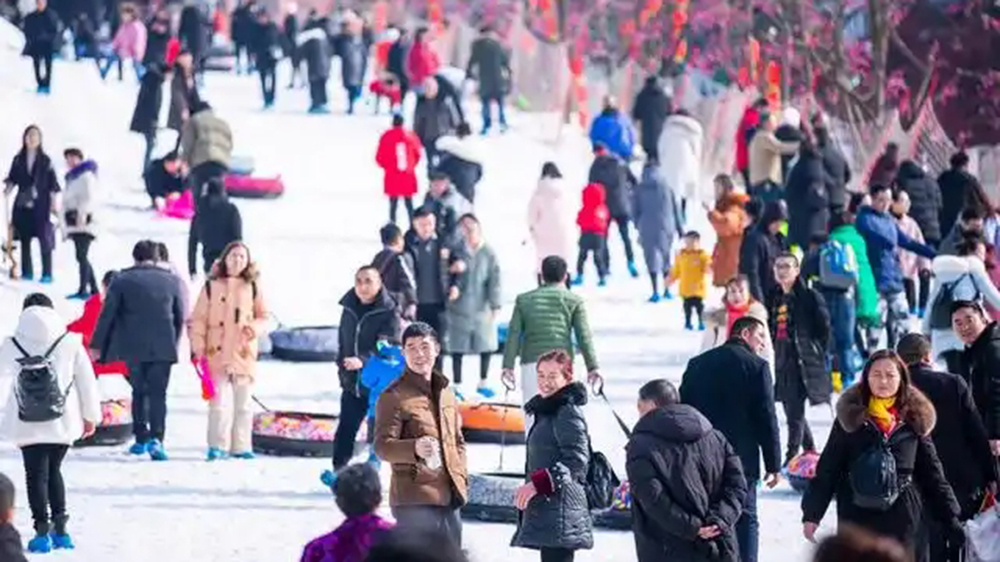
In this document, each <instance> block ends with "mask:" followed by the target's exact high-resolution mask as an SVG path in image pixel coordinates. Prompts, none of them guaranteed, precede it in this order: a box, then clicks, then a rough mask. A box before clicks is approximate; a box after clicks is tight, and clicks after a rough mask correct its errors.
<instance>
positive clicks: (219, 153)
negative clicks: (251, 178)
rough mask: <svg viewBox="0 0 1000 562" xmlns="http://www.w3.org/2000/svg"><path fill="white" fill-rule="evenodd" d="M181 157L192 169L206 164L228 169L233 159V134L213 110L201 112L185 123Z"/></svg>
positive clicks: (182, 132)
mask: <svg viewBox="0 0 1000 562" xmlns="http://www.w3.org/2000/svg"><path fill="white" fill-rule="evenodd" d="M181 155H182V156H183V157H184V162H186V163H187V165H188V166H189V167H191V168H194V167H195V166H198V165H200V164H204V163H206V162H217V163H219V164H222V165H224V166H226V167H228V166H229V161H230V160H231V159H232V157H233V132H232V131H231V130H230V129H229V124H228V123H226V122H225V121H223V120H222V119H220V118H219V117H217V116H216V115H215V113H213V112H212V111H211V110H204V111H199V112H198V113H196V114H194V115H192V116H191V118H190V119H188V120H187V122H186V123H184V129H183V130H182V131H181Z"/></svg>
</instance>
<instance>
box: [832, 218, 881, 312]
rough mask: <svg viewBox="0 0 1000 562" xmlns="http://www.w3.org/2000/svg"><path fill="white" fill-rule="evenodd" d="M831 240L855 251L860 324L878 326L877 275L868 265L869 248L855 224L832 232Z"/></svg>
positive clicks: (857, 303)
mask: <svg viewBox="0 0 1000 562" xmlns="http://www.w3.org/2000/svg"><path fill="white" fill-rule="evenodd" d="M830 239H831V240H837V241H838V242H841V243H843V244H847V245H849V246H850V247H851V249H853V250H854V255H855V256H856V257H857V260H858V290H857V296H856V301H857V302H856V303H855V304H856V310H857V315H858V322H860V323H862V324H863V325H865V326H873V325H877V324H878V322H879V318H880V315H879V312H878V290H877V289H876V288H875V275H874V274H873V273H872V266H871V264H870V263H868V246H867V245H866V244H865V239H864V238H862V237H861V234H860V233H859V232H858V229H856V228H854V225H853V224H844V225H840V226H838V227H836V228H834V229H833V231H831V232H830Z"/></svg>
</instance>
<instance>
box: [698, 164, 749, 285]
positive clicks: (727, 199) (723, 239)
mask: <svg viewBox="0 0 1000 562" xmlns="http://www.w3.org/2000/svg"><path fill="white" fill-rule="evenodd" d="M714 183H715V191H716V193H717V194H718V195H717V196H716V198H715V207H712V208H710V207H709V206H708V205H707V204H705V207H706V209H707V211H708V222H709V223H710V224H711V225H712V228H713V229H714V230H715V248H713V249H712V285H714V286H716V287H723V286H726V284H727V283H729V281H730V280H731V279H733V278H734V277H736V276H737V275H738V274H739V272H740V246H741V245H742V243H743V232H744V231H745V230H746V228H747V226H749V224H750V218H749V217H748V216H747V212H746V204H747V203H748V202H749V201H750V197H749V196H748V195H747V194H746V193H742V192H737V191H736V190H735V186H733V180H732V179H731V178H730V177H729V176H727V175H725V174H720V175H718V176H715V181H714Z"/></svg>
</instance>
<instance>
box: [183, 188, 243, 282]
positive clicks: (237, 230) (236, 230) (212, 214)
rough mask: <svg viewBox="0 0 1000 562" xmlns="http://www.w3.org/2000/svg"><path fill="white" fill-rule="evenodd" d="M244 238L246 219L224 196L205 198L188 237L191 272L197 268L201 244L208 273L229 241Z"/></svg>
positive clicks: (189, 268)
mask: <svg viewBox="0 0 1000 562" xmlns="http://www.w3.org/2000/svg"><path fill="white" fill-rule="evenodd" d="M242 239H243V217H242V215H240V210H239V208H238V207H237V206H236V205H234V204H233V202H232V201H230V200H229V199H228V198H227V197H226V196H225V195H221V194H220V195H206V196H205V197H204V198H203V199H202V200H201V201H200V202H199V203H198V210H197V211H196V212H195V215H194V219H192V220H191V231H190V233H189V235H188V273H190V274H191V275H192V276H194V274H195V272H196V271H197V269H198V260H197V253H198V244H201V255H202V258H203V259H204V260H205V272H206V273H207V272H208V271H209V270H210V269H211V267H212V264H213V263H215V260H217V259H218V258H219V256H221V255H222V251H223V250H225V249H226V246H228V245H229V243H230V242H235V241H237V240H242Z"/></svg>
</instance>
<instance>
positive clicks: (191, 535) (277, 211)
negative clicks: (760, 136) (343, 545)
mask: <svg viewBox="0 0 1000 562" xmlns="http://www.w3.org/2000/svg"><path fill="white" fill-rule="evenodd" d="M282 71H283V72H280V73H279V85H280V89H279V90H278V98H277V105H276V107H275V108H274V109H273V110H272V111H269V112H266V113H265V112H262V111H261V110H260V106H261V101H260V97H259V96H260V94H259V82H258V79H257V77H256V76H253V77H237V76H233V75H220V74H209V75H208V76H207V80H206V86H205V90H204V94H203V97H204V98H205V99H207V100H208V101H209V102H210V103H212V105H213V106H214V107H215V108H216V111H217V112H218V113H219V114H220V115H221V116H222V117H224V118H226V119H227V120H228V121H229V123H230V124H231V126H232V128H233V130H234V135H235V142H236V150H235V152H236V153H237V154H240V155H253V156H254V157H255V158H256V160H257V164H258V170H260V171H261V172H265V173H267V172H274V173H278V172H280V173H281V174H282V176H283V178H284V179H285V181H286V185H287V188H288V189H287V192H286V194H285V196H284V197H283V198H281V199H279V200H276V201H239V202H238V203H237V204H238V205H239V206H240V210H241V212H242V214H243V220H244V231H245V233H246V241H247V242H248V244H249V247H250V248H251V251H252V256H253V259H254V260H256V261H257V262H258V263H259V264H260V266H261V270H262V281H261V284H260V288H261V292H262V294H263V295H264V296H265V298H266V299H267V301H268V304H269V307H270V309H271V310H272V311H273V312H274V313H275V314H276V315H277V317H278V318H279V319H280V320H281V321H282V322H284V323H285V324H289V325H302V324H313V323H336V322H337V321H338V319H339V315H340V311H339V307H338V305H337V301H338V300H339V299H340V297H341V296H342V295H343V294H344V292H345V291H347V290H348V289H349V288H350V287H351V286H352V276H353V273H354V271H355V269H356V268H357V267H358V266H359V265H360V264H362V263H367V262H368V261H369V260H370V259H371V257H372V256H373V255H374V253H375V252H376V251H377V250H378V249H379V241H378V228H379V227H380V226H381V225H382V224H384V223H385V221H386V220H387V217H388V214H387V213H388V209H387V206H388V205H387V201H386V200H385V199H384V197H383V196H382V177H381V174H380V172H379V170H378V169H377V168H376V166H375V164H374V153H375V146H376V142H377V139H378V137H379V135H380V134H381V133H382V131H383V130H384V128H385V127H386V126H388V123H389V117H388V116H385V115H383V116H379V117H372V116H369V115H367V113H368V110H367V109H362V110H361V111H360V115H358V116H353V117H349V116H344V115H342V114H341V111H342V110H340V109H339V108H342V107H344V101H343V95H342V92H341V91H340V90H339V89H337V88H335V87H334V86H333V85H332V81H331V88H330V92H331V94H332V107H334V114H333V115H331V116H308V115H306V114H305V113H304V108H305V107H306V106H307V99H306V93H305V90H294V91H289V90H286V89H284V85H285V84H286V82H285V80H286V79H287V73H286V72H287V69H285V68H283V69H282ZM126 74H127V75H129V73H126ZM113 75H114V73H112V76H113ZM334 75H335V76H336V75H337V74H336V73H334ZM129 78H130V76H127V79H126V82H125V83H119V82H116V81H109V82H108V83H106V84H103V83H101V82H100V80H99V79H98V77H97V73H96V71H95V69H94V67H93V65H92V64H77V63H66V62H57V63H56V66H55V71H54V79H53V84H52V90H53V91H52V95H51V96H49V97H38V96H36V95H35V93H34V83H33V78H32V75H31V69H30V62H29V61H27V60H24V59H17V58H13V57H12V55H11V54H9V53H8V54H5V53H3V52H0V165H2V166H3V167H4V169H3V170H2V171H4V172H5V171H6V166H7V165H8V162H9V158H11V157H12V156H13V155H14V153H15V152H16V151H17V150H18V148H19V145H20V137H21V132H22V130H23V129H24V127H25V126H26V125H28V124H30V123H37V124H38V125H40V126H41V128H42V130H43V132H44V135H45V136H44V145H45V147H46V149H47V150H48V152H49V153H50V154H51V155H52V156H53V159H54V161H56V162H60V166H61V154H62V150H63V149H64V148H66V147H69V146H77V147H79V148H81V149H83V151H84V152H85V153H86V154H87V156H88V157H90V158H93V159H95V160H96V161H97V163H98V166H99V167H100V179H101V182H102V185H103V188H104V190H105V195H106V198H105V199H106V201H105V205H104V207H103V209H102V212H101V214H100V215H99V217H98V220H99V221H100V228H101V233H100V235H99V238H98V240H97V242H96V244H95V245H94V246H93V249H92V259H93V261H94V264H95V267H96V268H97V270H98V274H99V275H100V274H103V272H104V271H105V270H107V269H109V268H122V267H126V266H128V265H130V252H131V247H132V245H133V244H134V243H135V242H136V241H137V240H138V239H140V238H153V239H158V240H163V241H164V242H166V243H167V244H168V246H169V247H170V250H171V254H172V256H173V258H174V261H175V262H176V263H177V264H178V266H179V267H180V268H181V269H182V270H186V269H185V268H186V267H187V266H186V262H185V260H186V251H185V250H186V231H187V230H186V223H182V222H179V221H173V220H170V219H158V218H154V217H152V215H151V213H150V212H148V211H145V210H144V208H145V207H146V206H147V205H148V199H147V198H146V195H145V193H144V191H143V187H142V182H141V180H140V164H141V158H142V150H143V141H142V139H141V138H140V137H139V136H138V135H135V134H132V133H129V132H128V125H129V121H130V119H131V114H132V110H133V107H134V103H135V94H136V90H137V86H136V84H135V83H134V81H132V80H129ZM164 105H166V100H165V102H164ZM468 112H469V114H470V115H471V116H472V119H473V120H474V121H478V107H470V108H469V109H468ZM531 119H533V118H532V117H529V116H525V115H519V114H516V113H514V112H512V131H511V132H510V133H508V134H507V135H505V136H492V137H490V138H488V139H487V140H485V141H484V142H486V143H487V150H486V151H485V154H486V163H485V166H484V170H485V178H484V180H483V182H482V183H481V184H480V186H479V188H478V190H477V191H478V194H479V195H478V197H479V199H478V200H477V205H476V208H477V211H478V214H479V216H480V218H481V220H482V223H483V226H484V231H485V234H486V238H487V241H488V242H489V243H490V244H492V245H493V246H494V248H495V249H496V251H497V254H498V255H499V258H500V261H501V267H502V274H503V283H502V284H503V298H504V301H505V303H506V306H505V308H504V310H503V312H502V314H501V316H503V317H507V316H509V314H510V308H511V305H512V303H513V299H514V297H515V296H516V294H517V293H519V292H522V291H525V290H528V289H530V288H532V287H533V286H534V282H535V275H534V263H535V261H534V252H533V249H532V247H531V245H530V243H526V240H527V239H528V233H527V228H526V225H525V214H526V206H527V201H528V198H529V197H530V194H531V192H532V190H533V189H534V187H535V183H536V180H537V177H538V175H539V172H540V169H541V165H542V163H543V162H544V161H545V160H549V159H552V160H554V161H556V162H557V163H558V165H559V166H560V168H562V170H563V173H564V175H565V176H566V177H567V185H568V186H569V188H570V189H572V190H573V192H574V194H573V195H572V196H571V197H570V199H571V200H572V202H573V204H574V210H575V208H576V207H575V206H576V204H577V201H578V198H577V196H576V193H577V191H576V190H577V189H579V188H582V186H583V185H584V180H585V179H586V173H587V168H588V165H589V155H588V150H587V143H586V141H585V140H584V139H582V138H570V139H567V140H566V141H565V142H563V143H562V144H561V145H560V146H558V147H553V146H551V145H549V144H545V143H542V142H538V141H537V140H535V139H533V138H532V137H533V136H534V135H530V134H526V133H524V132H525V131H534V130H537V129H538V127H537V126H536V125H535V123H533V122H532V121H531ZM473 126H474V127H475V126H477V123H474V125H473ZM167 148H169V147H164V146H161V147H160V149H159V150H158V151H157V152H158V153H161V152H162V151H164V150H166V149H167ZM62 171H64V170H62V169H61V167H60V172H62ZM423 187H425V186H422V188H423ZM696 208H697V207H696ZM699 214H700V213H699ZM694 226H695V227H696V228H699V229H700V230H701V231H702V232H703V234H705V237H704V239H705V244H706V247H709V248H710V247H711V242H712V239H713V236H712V233H711V229H710V228H709V227H708V226H707V224H705V223H704V221H703V220H702V221H696V223H695V225H694ZM610 245H611V248H612V258H611V261H612V273H613V276H612V277H611V279H610V281H609V286H608V287H606V288H603V289H598V288H597V287H596V286H594V283H595V281H596V279H595V278H594V277H595V276H594V274H593V272H591V273H590V275H589V278H588V284H587V286H585V287H584V288H582V289H581V294H583V295H584V296H585V297H586V299H587V305H588V312H589V315H590V318H591V325H592V327H593V330H594V332H595V337H596V345H597V351H598V357H599V359H600V363H601V367H602V369H601V370H602V372H603V374H604V375H605V377H606V379H607V381H608V385H607V393H608V396H609V397H610V398H611V399H612V401H613V403H614V404H615V407H616V408H617V409H618V411H619V412H620V413H622V415H623V416H624V417H625V418H626V420H627V421H629V422H630V423H631V422H633V421H634V420H635V418H636V413H635V406H634V400H635V395H636V391H637V390H638V388H639V386H640V385H641V384H642V383H643V382H645V381H647V380H649V379H652V378H656V377H667V378H669V379H671V380H673V381H679V380H680V377H681V375H682V373H683V369H684V366H685V364H686V361H687V359H688V358H689V357H691V356H692V354H694V353H696V352H697V350H698V348H699V346H700V342H701V334H699V333H690V332H685V331H684V330H683V329H682V325H683V320H682V318H681V307H680V303H679V302H677V301H674V302H666V303H660V304H656V305H653V304H649V303H647V302H646V297H647V296H648V290H649V289H648V282H647V280H646V279H645V276H644V275H643V277H641V278H640V279H631V278H629V277H628V275H627V273H626V271H625V263H624V257H623V256H622V250H621V243H620V241H619V240H618V239H617V236H616V235H614V236H612V238H611V242H610ZM36 259H37V258H36ZM640 260H641V257H640ZM55 264H56V265H55V267H56V273H55V284H54V285H52V286H48V287H44V288H43V287H41V286H39V285H35V284H32V283H24V282H21V283H10V282H9V281H8V280H6V279H3V280H2V281H0V334H9V333H10V332H11V331H12V329H13V327H14V326H15V324H16V319H17V314H18V311H19V307H20V303H21V299H22V298H23V296H24V295H25V294H27V293H29V292H32V291H37V290H45V291H46V292H48V293H50V294H51V295H53V296H54V297H59V298H58V299H57V301H58V305H57V306H58V308H59V310H60V311H61V312H62V313H64V314H65V315H66V318H67V319H71V318H73V317H75V315H76V314H77V313H78V312H79V309H80V305H79V304H77V303H68V302H66V301H65V300H63V299H62V297H63V296H64V295H67V294H70V293H72V292H74V291H75V289H76V282H77V281H76V264H75V261H74V258H73V251H72V245H71V244H61V245H60V246H59V247H58V249H57V251H56V256H55ZM640 269H642V266H641V264H640ZM196 283H198V285H195V288H197V287H198V286H200V281H198V282H196ZM709 302H710V303H716V302H718V295H715V296H713V297H712V298H710V299H709ZM185 347H186V344H185ZM186 353H187V352H186V349H185V350H182V356H185V354H186ZM499 368H500V361H499V358H496V359H495V360H494V363H493V373H492V374H491V377H492V380H493V382H494V384H497V382H498V380H499ZM467 370H468V372H469V373H475V372H476V368H475V367H471V366H470V367H467ZM582 370H583V369H582V365H580V366H579V371H580V372H582ZM467 378H468V379H469V386H468V388H467V389H466V392H472V391H473V387H472V385H474V384H475V380H474V379H475V378H476V377H474V376H469V377H467ZM256 394H257V396H258V397H259V398H260V399H261V400H262V401H263V402H264V403H265V404H267V405H268V406H269V407H270V408H273V409H295V410H301V411H321V412H335V411H336V410H337V408H338V404H339V401H338V395H339V389H338V383H337V376H336V369H335V367H334V366H333V365H330V364H321V365H293V364H288V363H280V362H273V361H265V362H263V363H262V364H261V365H260V369H259V374H258V382H257V389H256ZM514 398H516V397H514ZM168 407H169V418H168V430H167V440H166V442H167V447H168V451H169V453H170V455H171V460H170V462H165V463H152V462H150V461H149V460H147V459H136V458H131V457H128V456H127V455H126V454H125V453H124V450H123V449H87V450H73V451H71V453H70V455H69V456H68V458H67V461H66V463H65V468H64V471H65V472H64V474H65V478H66V483H67V487H68V501H69V512H70V516H71V521H70V531H71V533H72V534H73V536H74V539H75V540H76V543H77V545H78V548H77V550H76V551H74V552H60V553H54V554H50V555H46V557H47V558H52V559H58V560H67V561H68V560H80V561H84V560H86V561H90V560H105V559H117V560H147V559H151V558H153V557H155V559H157V560H171V561H172V560H177V561H180V560H185V561H197V562H223V561H226V562H229V561H232V560H246V561H253V562H275V561H290V560H298V556H299V554H300V552H301V548H302V546H303V545H304V544H305V543H306V541H307V540H309V539H311V538H313V537H315V536H317V535H319V534H321V533H324V532H327V531H329V530H330V529H332V528H333V527H334V526H336V525H337V524H338V523H339V522H340V520H341V515H340V513H339V512H338V510H337V509H336V507H335V505H334V502H333V501H332V498H331V496H330V494H329V492H328V491H326V490H324V489H323V487H322V486H321V485H320V483H319V480H318V475H319V473H320V472H321V471H322V470H323V469H325V468H328V465H329V462H328V461H327V460H323V459H318V460H317V459H296V458H269V457H259V458H258V459H256V460H254V461H224V462H216V463H212V464H208V463H206V462H205V461H204V460H203V458H204V453H205V449H206V447H205V433H206V420H207V407H206V405H205V403H204V402H202V400H201V397H200V391H199V386H198V383H197V379H196V377H195V375H194V374H193V372H192V371H191V369H190V367H189V366H186V365H185V366H177V367H176V368H175V369H174V372H173V381H172V384H171V387H170V396H169V400H168ZM779 410H780V408H779ZM587 416H588V420H589V423H590V429H591V432H592V434H593V439H594V446H595V448H598V449H601V450H603V451H605V452H606V453H607V454H608V455H609V457H610V458H611V460H612V462H613V463H614V464H615V465H616V467H617V469H618V470H619V472H621V473H623V471H624V467H623V460H624V453H623V450H622V449H623V446H624V444H625V440H624V437H623V436H622V435H621V434H620V432H619V430H618V428H617V426H616V424H615V423H614V421H613V418H612V416H611V414H610V412H609V411H608V410H607V407H606V406H604V405H603V404H600V403H597V402H594V403H592V404H591V405H589V406H588V407H587ZM830 419H831V418H830V411H829V409H828V408H825V407H821V408H815V409H811V410H810V412H809V420H810V422H811V424H812V427H813V430H814V433H815V434H816V437H817V439H819V440H820V443H822V442H823V441H824V440H825V437H826V435H827V433H828V431H829V427H830V423H831V422H830ZM498 461H499V449H498V447H497V446H491V445H470V447H469V464H470V470H471V471H491V470H495V469H496V468H497V464H498ZM523 462H524V452H523V447H509V448H508V450H507V451H506V454H505V466H504V468H506V469H507V470H519V469H520V468H521V467H522V466H523ZM0 471H2V472H4V473H7V474H8V475H10V476H11V478H12V479H13V480H14V481H15V483H17V486H18V488H19V490H18V493H19V496H18V502H19V505H18V509H17V517H16V523H17V526H18V528H19V529H20V530H21V533H22V535H23V536H24V537H25V540H27V538H28V537H30V536H31V535H32V531H31V517H30V512H29V510H28V508H27V499H26V496H25V492H24V485H23V482H24V477H23V471H22V468H21V460H20V453H19V452H18V450H17V449H16V448H14V447H12V446H10V445H3V446H2V447H0ZM383 476H384V477H385V478H386V481H387V480H388V472H387V468H384V469H383ZM759 509H760V512H761V513H760V519H761V560H764V561H776V560H782V561H791V560H806V559H807V558H808V553H809V547H808V545H807V544H806V543H805V541H804V539H802V537H801V532H800V529H801V525H800V523H799V521H800V519H801V512H800V510H799V496H798V495H797V494H796V493H794V492H793V491H792V490H791V488H790V487H789V486H788V485H787V484H786V483H783V484H782V485H781V486H780V487H779V488H777V489H776V490H773V491H763V492H761V495H760V497H759ZM831 511H832V510H831ZM385 512H386V513H388V509H387V508H386V509H385ZM831 519H832V518H831V517H828V518H827V521H826V526H827V528H828V527H829V526H830V524H831V521H830V520H831ZM512 534H513V527H512V526H510V525H492V524H477V523H467V524H466V526H465V543H466V548H468V550H469V551H470V553H471V554H472V557H473V560H475V561H478V562H499V561H504V562H515V561H522V560H523V561H528V560H537V559H538V554H537V553H536V552H533V551H528V550H521V549H513V548H510V547H509V546H508V544H509V541H510V537H511V535H512ZM112 557H113V558H112ZM41 558H42V557H38V558H37V559H41ZM32 559H36V558H32ZM577 559H578V560H581V561H614V562H628V561H631V560H635V554H634V545H633V541H632V536H631V534H630V533H623V532H610V531H598V532H596V533H595V548H594V550H592V551H588V552H581V553H579V554H578V558H577Z"/></svg>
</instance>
